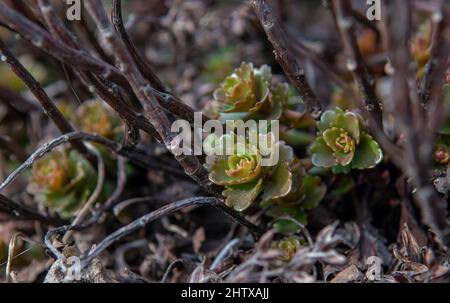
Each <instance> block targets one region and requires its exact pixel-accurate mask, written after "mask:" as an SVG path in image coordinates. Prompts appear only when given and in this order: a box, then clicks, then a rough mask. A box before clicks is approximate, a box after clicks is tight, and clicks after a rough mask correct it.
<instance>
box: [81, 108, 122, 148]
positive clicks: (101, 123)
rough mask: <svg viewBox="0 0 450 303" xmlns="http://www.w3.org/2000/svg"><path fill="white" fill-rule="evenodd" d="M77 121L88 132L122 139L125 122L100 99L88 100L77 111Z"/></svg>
mask: <svg viewBox="0 0 450 303" xmlns="http://www.w3.org/2000/svg"><path fill="white" fill-rule="evenodd" d="M75 120H76V123H77V125H79V126H80V128H81V129H82V130H83V131H85V132H87V133H94V134H98V135H100V136H102V137H105V138H108V139H111V140H115V141H120V140H121V138H122V134H123V124H122V122H121V120H120V117H119V116H118V115H117V114H116V113H115V112H114V110H113V109H112V108H110V107H109V106H108V105H106V104H105V103H104V102H102V101H100V100H93V101H87V102H84V103H83V104H81V105H80V106H79V107H78V109H77V111H76V118H75Z"/></svg>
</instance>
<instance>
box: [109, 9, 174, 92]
mask: <svg viewBox="0 0 450 303" xmlns="http://www.w3.org/2000/svg"><path fill="white" fill-rule="evenodd" d="M112 7H113V9H112V14H111V20H112V23H113V25H114V27H115V29H116V31H117V32H118V33H119V35H120V37H121V38H122V40H123V42H124V43H125V45H126V47H127V48H128V51H129V52H130V54H131V56H132V57H133V59H134V62H135V63H136V66H137V68H138V69H139V71H140V72H141V73H142V75H143V76H144V77H145V78H146V79H147V80H148V81H149V82H150V83H151V84H152V86H153V87H154V88H155V89H156V90H159V91H167V89H166V87H165V86H164V84H163V83H162V82H161V80H160V79H159V78H158V76H156V74H155V73H154V72H153V69H152V67H151V66H150V65H149V64H148V63H147V62H146V61H145V60H143V59H142V57H141V56H140V55H139V52H138V50H137V49H136V47H135V46H134V44H133V42H132V41H131V39H130V37H129V36H128V34H127V31H126V30H125V26H124V25H123V19H122V4H121V1H120V0H113V2H112Z"/></svg>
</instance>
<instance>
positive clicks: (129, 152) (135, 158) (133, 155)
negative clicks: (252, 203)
mask: <svg viewBox="0 0 450 303" xmlns="http://www.w3.org/2000/svg"><path fill="white" fill-rule="evenodd" d="M73 140H85V141H91V142H95V143H98V144H101V145H103V146H105V147H107V148H108V149H109V150H111V151H113V152H115V153H117V154H118V155H121V156H123V157H126V158H128V159H130V161H132V162H134V163H136V164H137V165H140V166H143V167H146V168H151V169H160V170H164V171H167V172H170V173H173V174H174V175H177V176H180V177H186V175H184V174H183V173H182V172H180V171H178V170H176V169H174V168H173V167H170V166H167V165H162V166H159V165H158V164H156V163H157V162H156V160H155V161H154V160H153V159H149V157H148V155H143V154H141V153H140V152H138V151H137V150H136V149H135V148H134V147H130V146H121V145H120V144H118V143H116V142H114V141H111V140H109V139H106V138H103V137H100V136H98V135H95V134H87V133H83V132H73V133H68V134H64V135H62V136H60V137H58V138H55V139H53V140H51V141H50V142H47V143H45V144H44V145H42V146H41V147H39V148H38V149H37V150H36V151H35V152H33V153H32V154H31V155H30V156H29V157H28V159H27V160H26V161H25V162H24V163H22V164H21V165H20V166H19V167H18V168H17V169H16V170H15V171H13V172H12V173H11V174H10V175H9V176H8V177H7V178H6V179H5V181H3V183H1V184H0V192H2V191H3V190H4V189H5V188H6V187H7V186H8V185H10V184H11V183H12V182H13V181H14V180H15V179H16V178H17V177H18V176H19V175H20V174H22V173H23V172H24V171H25V170H26V169H28V168H30V167H31V166H32V165H33V163H34V162H36V161H37V160H38V159H40V158H42V157H43V156H44V155H45V154H47V153H48V152H50V151H52V150H53V149H55V148H56V147H58V146H60V145H62V144H65V143H68V142H70V141H73ZM155 162H156V163H155Z"/></svg>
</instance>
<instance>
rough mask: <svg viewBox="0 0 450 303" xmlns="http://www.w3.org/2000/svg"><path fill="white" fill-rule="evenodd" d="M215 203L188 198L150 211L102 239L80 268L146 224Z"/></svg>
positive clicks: (209, 198)
mask: <svg viewBox="0 0 450 303" xmlns="http://www.w3.org/2000/svg"><path fill="white" fill-rule="evenodd" d="M217 203H221V202H220V201H218V200H217V199H216V198H212V197H198V198H190V199H185V200H181V201H177V202H173V203H171V204H168V205H165V206H163V207H161V208H159V209H158V210H155V211H152V212H150V213H148V214H146V215H144V216H142V217H140V218H138V219H136V220H134V221H133V222H131V223H130V224H128V225H126V226H124V227H122V228H120V229H118V230H116V231H115V232H113V233H112V234H110V235H108V236H107V237H106V238H105V239H103V240H102V241H101V242H100V243H99V244H97V245H96V246H95V248H94V249H93V250H92V251H91V252H90V253H89V254H88V255H87V256H86V257H85V258H82V260H81V267H82V268H84V267H86V266H87V265H89V263H90V262H91V261H92V260H93V259H94V258H96V257H98V256H99V255H100V254H101V253H102V252H103V251H105V249H107V248H108V247H109V246H111V245H112V244H113V243H115V242H117V241H119V240H120V239H122V238H124V237H125V236H128V235H129V234H131V233H133V232H135V231H137V230H139V229H141V228H143V227H145V226H146V225H147V224H149V223H151V222H153V221H155V220H157V219H159V218H161V217H163V216H167V215H170V214H172V213H174V212H176V211H179V210H181V209H183V208H186V207H189V206H203V205H214V204H217Z"/></svg>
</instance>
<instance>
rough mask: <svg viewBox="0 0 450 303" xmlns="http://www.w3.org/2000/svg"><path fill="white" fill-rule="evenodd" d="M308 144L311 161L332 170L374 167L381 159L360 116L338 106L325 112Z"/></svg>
mask: <svg viewBox="0 0 450 303" xmlns="http://www.w3.org/2000/svg"><path fill="white" fill-rule="evenodd" d="M317 128H318V134H317V138H316V140H315V142H314V143H313V145H312V146H311V149H310V152H311V154H312V163H313V164H314V165H315V166H318V167H324V168H332V170H333V172H334V173H348V172H350V170H352V169H368V168H373V167H375V166H376V165H377V164H378V163H380V162H381V160H382V159H383V153H382V151H381V149H380V146H379V145H378V143H377V142H376V141H375V140H374V139H373V138H372V137H371V136H370V135H369V134H368V133H367V131H366V128H365V126H364V124H363V122H362V119H361V117H360V116H359V115H358V114H356V113H353V112H350V111H343V110H342V109H340V108H336V109H335V110H328V111H326V112H324V113H323V114H322V116H321V118H320V121H318V122H317Z"/></svg>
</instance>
